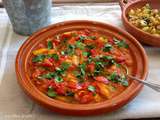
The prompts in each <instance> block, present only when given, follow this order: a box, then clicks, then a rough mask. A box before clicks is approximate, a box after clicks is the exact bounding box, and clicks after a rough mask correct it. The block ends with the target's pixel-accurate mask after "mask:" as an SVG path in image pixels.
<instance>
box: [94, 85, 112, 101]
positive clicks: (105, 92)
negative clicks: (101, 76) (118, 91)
mask: <svg viewBox="0 0 160 120" xmlns="http://www.w3.org/2000/svg"><path fill="white" fill-rule="evenodd" d="M97 85H98V87H99V89H100V93H101V95H103V96H104V97H106V98H110V92H109V90H108V87H107V85H106V84H104V83H100V82H98V83H97Z"/></svg>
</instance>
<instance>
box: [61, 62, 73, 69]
mask: <svg viewBox="0 0 160 120" xmlns="http://www.w3.org/2000/svg"><path fill="white" fill-rule="evenodd" d="M70 65H71V64H70V63H67V62H63V63H62V64H61V68H62V69H63V70H67V69H68V68H69V66H70Z"/></svg>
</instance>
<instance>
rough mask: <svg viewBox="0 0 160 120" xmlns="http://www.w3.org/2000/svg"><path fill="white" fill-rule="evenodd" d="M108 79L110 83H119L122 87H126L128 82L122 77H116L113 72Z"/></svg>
mask: <svg viewBox="0 0 160 120" xmlns="http://www.w3.org/2000/svg"><path fill="white" fill-rule="evenodd" d="M108 79H109V80H110V81H112V82H115V83H120V84H122V85H123V86H128V80H127V78H126V76H124V75H121V76H120V75H118V74H117V73H116V72H113V73H112V74H111V75H110V76H109V77H108Z"/></svg>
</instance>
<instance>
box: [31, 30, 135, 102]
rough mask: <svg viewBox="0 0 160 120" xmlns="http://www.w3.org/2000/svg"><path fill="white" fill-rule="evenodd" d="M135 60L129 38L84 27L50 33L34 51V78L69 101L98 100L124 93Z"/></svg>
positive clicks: (55, 96)
mask: <svg viewBox="0 0 160 120" xmlns="http://www.w3.org/2000/svg"><path fill="white" fill-rule="evenodd" d="M132 64H133V60H132V56H131V54H130V50H129V46H128V44H127V43H126V41H125V40H121V39H118V38H116V37H114V36H112V37H111V36H108V35H105V34H102V33H100V32H98V31H93V30H88V29H82V30H75V31H67V32H63V33H60V34H57V35H55V36H53V37H49V38H47V39H46V40H45V42H44V43H40V44H39V45H38V47H37V48H36V49H35V50H33V51H32V59H31V61H30V66H32V67H30V72H31V75H30V77H31V80H32V82H33V83H34V85H35V86H36V87H37V88H38V89H39V90H40V91H41V92H43V93H44V94H45V95H47V96H48V97H50V98H52V99H56V100H60V101H64V102H68V103H78V104H87V103H97V102H101V101H104V100H107V99H111V98H113V97H114V96H117V95H119V94H120V93H122V92H123V91H124V90H125V89H126V88H127V86H129V84H130V81H128V80H127V78H126V76H125V72H124V70H123V69H122V66H125V68H126V69H127V70H129V71H131V66H132Z"/></svg>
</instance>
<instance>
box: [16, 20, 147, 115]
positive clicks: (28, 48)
mask: <svg viewBox="0 0 160 120" xmlns="http://www.w3.org/2000/svg"><path fill="white" fill-rule="evenodd" d="M86 28H87V29H94V30H97V31H100V32H103V33H104V34H106V35H107V34H110V35H114V36H115V37H117V38H121V39H125V40H126V42H127V43H128V44H129V46H130V47H129V49H130V50H131V53H132V54H133V58H134V65H133V68H134V74H135V76H137V77H139V78H141V79H143V80H145V79H146V76H147V72H148V62H147V56H146V53H145V51H144V49H143V47H142V46H141V45H140V44H139V42H137V40H136V39H135V38H134V37H132V36H131V35H130V34H128V33H127V32H125V31H123V30H120V29H118V28H116V27H113V26H111V25H108V24H104V23H100V22H95V21H87V20H75V21H66V22H61V23H57V24H54V25H51V26H48V27H46V28H43V29H41V30H39V31H37V32H36V33H34V34H33V35H32V36H30V37H29V38H28V39H27V40H26V41H25V42H24V43H23V45H22V46H21V48H20V49H19V51H18V54H17V58H16V65H15V67H16V74H17V78H18V83H19V84H20V86H21V87H22V89H23V90H24V91H25V93H26V94H27V95H28V96H29V97H30V98H31V99H33V100H34V101H35V102H37V103H38V104H40V105H42V106H43V107H45V108H48V109H50V110H52V111H55V112H59V113H62V114H67V115H96V114H100V113H105V112H106V113H107V112H111V111H114V110H117V109H118V108H120V107H122V106H124V105H125V104H127V103H128V102H129V101H131V100H132V99H133V98H134V97H136V95H137V94H138V93H139V92H140V90H141V88H142V87H143V85H142V84H140V83H138V82H136V81H134V80H132V82H131V84H130V86H129V87H127V89H126V90H125V91H124V92H122V93H121V94H120V95H118V96H116V97H114V98H113V99H111V100H106V101H104V102H100V103H94V104H70V103H64V102H61V101H58V100H54V99H51V98H49V97H47V96H46V95H44V94H43V93H41V92H40V91H39V90H38V89H37V88H36V87H35V86H34V84H32V82H31V80H30V77H29V71H28V68H29V67H30V66H29V64H28V60H29V58H30V56H31V52H32V50H33V49H34V48H35V47H36V46H37V45H38V44H39V43H41V42H43V41H44V40H45V39H46V38H48V37H49V36H54V35H56V34H58V33H61V32H65V31H70V30H78V29H86ZM142 104H143V103H142Z"/></svg>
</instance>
